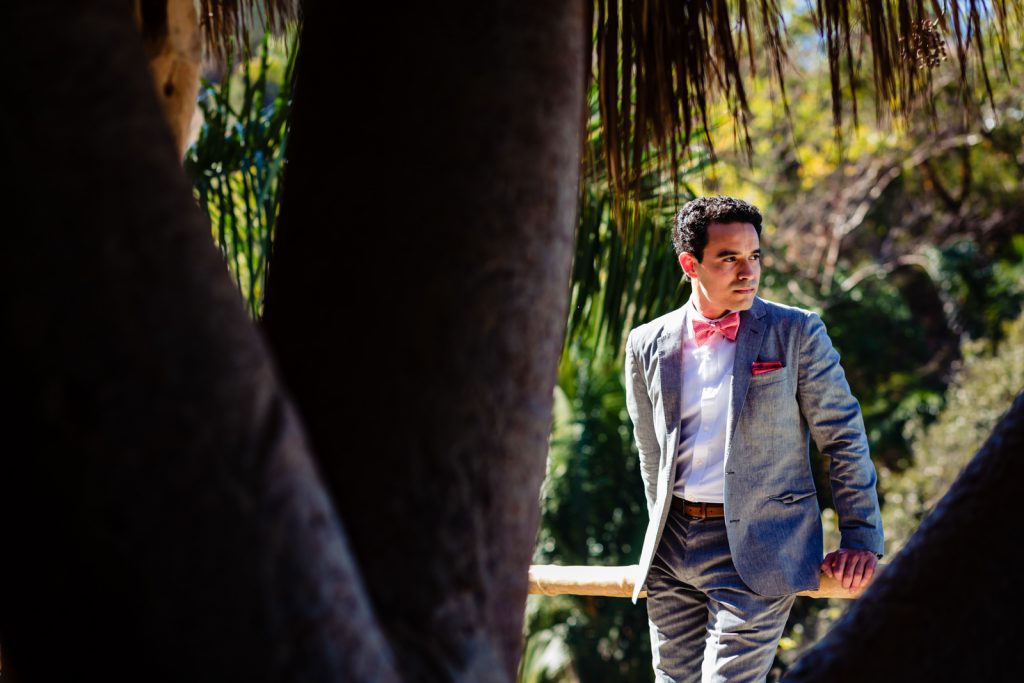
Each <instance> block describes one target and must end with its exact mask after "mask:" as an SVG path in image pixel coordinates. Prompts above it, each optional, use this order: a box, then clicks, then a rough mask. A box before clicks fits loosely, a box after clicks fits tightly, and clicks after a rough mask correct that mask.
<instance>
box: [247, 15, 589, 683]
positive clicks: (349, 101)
mask: <svg viewBox="0 0 1024 683" xmlns="http://www.w3.org/2000/svg"><path fill="white" fill-rule="evenodd" d="M340 7H341V6H340V5H338V4H335V3H327V2H324V3H310V5H309V6H308V7H307V9H306V19H305V30H304V32H303V37H302V48H301V50H302V52H301V55H300V63H299V67H298V75H297V81H296V103H295V109H294V114H293V119H292V120H293V133H292V138H291V141H290V143H289V150H288V172H287V175H286V178H285V190H284V205H283V208H282V215H281V220H280V224H279V228H278V238H277V242H276V245H275V251H274V254H273V257H272V260H271V265H270V271H269V282H268V286H267V302H266V315H265V324H266V329H267V331H268V335H269V338H270V341H271V344H272V346H273V348H274V351H275V355H276V356H277V358H278V359H279V362H280V365H281V368H282V372H283V375H284V377H285V380H286V383H287V384H288V388H289V391H290V392H291V393H292V395H293V396H294V397H295V400H296V402H297V403H298V405H299V407H300V409H301V412H302V414H303V417H304V420H305V421H306V424H307V426H308V428H309V433H310V435H311V439H312V441H313V444H314V446H315V448H314V450H315V451H316V452H317V453H318V459H319V460H318V461H319V464H320V466H321V468H322V471H323V472H324V476H325V478H326V479H327V481H328V483H329V487H330V490H331V492H332V494H333V497H334V500H335V503H336V505H337V507H338V509H339V511H340V514H341V518H342V520H344V523H345V526H346V529H347V531H348V532H349V533H350V539H351V543H352V547H353V550H354V552H355V555H356V557H357V561H358V563H359V567H360V569H361V570H362V574H363V576H364V578H365V581H366V583H367V586H368V588H369V591H370V595H371V598H372V600H373V605H374V608H375V610H376V612H377V614H378V615H379V617H380V620H381V622H382V625H383V627H384V629H385V630H386V632H387V633H388V636H389V638H390V640H391V643H392V645H393V647H394V649H395V652H396V656H397V657H398V659H399V661H400V662H401V668H402V672H403V674H404V676H405V679H406V680H408V681H426V680H434V681H440V680H465V681H488V680H509V679H510V678H511V677H512V676H513V675H514V671H515V668H516V665H517V661H518V656H519V652H520V645H521V644H520V640H521V629H522V618H523V606H524V603H525V596H526V590H527V569H528V566H529V563H530V556H531V554H532V549H533V546H534V542H535V535H536V529H537V524H538V514H539V507H538V492H539V487H540V483H541V480H542V477H543V472H544V458H545V454H546V450H547V440H548V434H549V432H550V424H551V405H552V391H553V387H554V383H555V378H556V367H557V363H558V358H559V354H560V350H561V345H562V340H563V330H564V324H565V320H566V312H567V300H568V293H569V292H568V284H569V268H570V262H571V255H572V247H573V239H572V237H573V225H574V212H575V206H576V196H577V178H578V169H579V160H578V158H579V150H580V147H581V123H582V118H583V109H582V107H583V103H584V78H583V76H584V74H583V70H584V56H585V44H586V43H585V37H586V33H585V32H586V31H587V30H589V27H588V26H585V20H584V7H583V2H582V1H581V0H575V1H573V2H558V3H550V2H546V1H544V0H529V1H527V0H510V1H506V2H491V3H475V2H462V3H427V4H423V3H420V4H418V5H414V6H413V8H411V9H410V8H408V7H403V8H402V9H401V11H396V10H395V9H394V8H393V7H392V6H390V5H375V6H373V8H372V9H371V8H365V7H364V8H362V9H370V11H371V12H374V13H376V14H375V15H374V16H371V17H369V18H366V17H363V18H361V19H360V21H359V23H358V24H353V23H352V22H351V21H348V17H347V16H346V15H345V13H343V12H342V10H341V9H340ZM339 95H340V96H341V102H340V104H337V103H335V101H334V99H335V97H336V96H339ZM363 268H365V269H366V270H365V271H362V269H363ZM360 271H362V272H360ZM366 272H368V274H365V273H366Z"/></svg>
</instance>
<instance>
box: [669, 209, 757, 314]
mask: <svg viewBox="0 0 1024 683" xmlns="http://www.w3.org/2000/svg"><path fill="white" fill-rule="evenodd" d="M679 265H680V266H682V268H683V272H685V273H686V274H687V275H689V276H690V279H691V282H692V284H693V289H694V292H695V293H696V295H697V303H698V305H699V306H700V310H701V313H703V314H704V315H705V316H707V317H708V318H718V317H719V316H721V315H724V314H725V313H726V312H727V311H743V310H746V309H748V308H750V306H751V305H752V304H753V303H754V295H755V294H757V283H758V279H759V278H760V277H761V242H760V240H759V239H758V237H757V231H756V230H755V229H754V226H753V225H751V224H750V223H712V224H711V225H709V226H708V245H707V246H706V247H705V248H704V260H703V261H697V259H696V258H695V257H694V256H693V254H689V253H687V252H683V253H682V254H680V255H679Z"/></svg>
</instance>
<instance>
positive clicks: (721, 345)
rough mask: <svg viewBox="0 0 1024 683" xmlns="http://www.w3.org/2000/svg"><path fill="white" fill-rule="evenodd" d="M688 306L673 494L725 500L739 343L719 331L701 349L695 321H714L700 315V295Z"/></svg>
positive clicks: (689, 497) (708, 501) (686, 309)
mask: <svg viewBox="0 0 1024 683" xmlns="http://www.w3.org/2000/svg"><path fill="white" fill-rule="evenodd" d="M683 308H684V313H683V348H682V353H683V358H682V361H683V362H682V363H680V367H681V368H682V374H683V376H682V383H681V384H682V403H683V405H682V411H681V412H682V424H681V425H680V431H679V449H678V450H677V451H676V479H675V487H674V489H673V493H674V494H675V495H677V496H679V497H681V498H685V499H686V500H692V501H697V502H705V503H722V502H725V446H726V436H727V421H728V417H729V404H730V403H731V399H732V366H733V360H734V359H735V358H736V342H734V341H729V340H728V339H726V338H725V337H724V336H722V334H721V333H715V335H714V336H712V337H711V339H710V340H709V341H708V342H707V343H706V344H704V346H700V347H698V346H697V342H696V338H695V336H694V333H693V321H694V320H705V321H707V320H709V319H708V318H705V317H704V316H703V315H702V314H701V313H700V310H699V309H698V307H697V300H696V297H693V296H691V297H690V300H689V301H688V302H687V303H686V305H685V306H684V307H683ZM723 317H724V316H723ZM720 319H721V318H719V320H720Z"/></svg>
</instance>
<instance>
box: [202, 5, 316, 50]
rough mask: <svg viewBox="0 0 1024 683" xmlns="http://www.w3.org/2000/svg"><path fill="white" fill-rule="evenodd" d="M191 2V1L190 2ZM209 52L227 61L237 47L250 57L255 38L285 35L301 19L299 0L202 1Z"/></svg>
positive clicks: (204, 30) (203, 21) (205, 42)
mask: <svg viewBox="0 0 1024 683" xmlns="http://www.w3.org/2000/svg"><path fill="white" fill-rule="evenodd" d="M188 1H189V2H191V0H188ZM199 7H200V16H199V26H200V28H201V29H202V33H203V42H204V44H205V47H206V51H207V52H208V53H210V54H213V55H216V56H218V57H219V58H220V59H221V60H222V61H226V60H227V59H228V57H229V56H230V55H231V54H232V53H233V52H234V50H235V48H236V46H239V47H241V50H242V54H243V55H245V56H248V55H249V49H250V47H251V46H252V45H253V42H252V36H261V35H263V33H265V32H267V31H269V32H270V33H272V34H273V35H281V34H283V33H284V31H285V29H286V28H287V26H288V25H289V24H290V23H292V22H296V21H298V20H299V19H300V18H301V3H300V2H299V0H199Z"/></svg>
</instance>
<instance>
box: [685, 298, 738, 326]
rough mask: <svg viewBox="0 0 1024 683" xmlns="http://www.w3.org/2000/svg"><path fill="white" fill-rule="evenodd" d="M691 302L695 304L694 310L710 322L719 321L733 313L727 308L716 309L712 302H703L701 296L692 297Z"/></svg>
mask: <svg viewBox="0 0 1024 683" xmlns="http://www.w3.org/2000/svg"><path fill="white" fill-rule="evenodd" d="M690 302H691V303H692V304H693V308H694V310H695V311H697V312H698V313H700V314H701V315H702V316H704V317H705V318H707V319H708V320H718V319H719V318H722V317H724V316H726V315H729V313H731V312H732V311H730V310H729V309H727V308H716V307H715V306H714V305H713V304H711V303H710V302H705V301H702V300H701V297H700V295H699V294H696V295H695V296H692V297H690Z"/></svg>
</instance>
